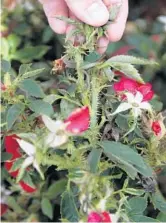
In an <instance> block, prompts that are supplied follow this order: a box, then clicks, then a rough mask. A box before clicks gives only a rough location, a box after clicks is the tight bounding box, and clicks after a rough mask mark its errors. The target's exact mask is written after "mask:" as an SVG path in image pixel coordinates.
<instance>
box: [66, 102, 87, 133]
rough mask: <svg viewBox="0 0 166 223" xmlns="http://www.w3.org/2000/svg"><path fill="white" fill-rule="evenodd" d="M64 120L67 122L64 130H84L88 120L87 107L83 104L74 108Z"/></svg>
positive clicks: (72, 131) (75, 131)
mask: <svg viewBox="0 0 166 223" xmlns="http://www.w3.org/2000/svg"><path fill="white" fill-rule="evenodd" d="M64 122H65V123H67V124H68V125H67V127H66V130H67V131H69V132H71V133H74V134H78V133H81V132H84V131H86V130H87V129H88V127H89V122H90V113H89V108H88V107H87V106H84V107H82V108H78V109H76V110H74V111H73V112H72V113H71V114H70V115H69V117H68V118H67V119H66V120H65V121H64Z"/></svg>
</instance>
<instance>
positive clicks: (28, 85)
mask: <svg viewBox="0 0 166 223" xmlns="http://www.w3.org/2000/svg"><path fill="white" fill-rule="evenodd" d="M19 87H20V88H21V89H22V90H23V91H26V92H27V94H28V96H34V97H37V98H43V97H44V96H45V94H44V92H43V90H42V88H41V87H40V86H39V85H38V84H37V83H36V82H35V81H34V80H31V79H28V80H24V81H22V82H21V83H20V84H19Z"/></svg>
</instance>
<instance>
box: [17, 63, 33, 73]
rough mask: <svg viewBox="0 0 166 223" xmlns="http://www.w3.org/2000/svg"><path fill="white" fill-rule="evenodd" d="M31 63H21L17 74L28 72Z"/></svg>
mask: <svg viewBox="0 0 166 223" xmlns="http://www.w3.org/2000/svg"><path fill="white" fill-rule="evenodd" d="M31 66H32V64H31V63H29V64H21V66H20V67H19V75H21V76H22V75H23V74H25V73H26V72H28V71H29V70H30V69H31Z"/></svg>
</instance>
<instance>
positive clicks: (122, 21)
mask: <svg viewBox="0 0 166 223" xmlns="http://www.w3.org/2000/svg"><path fill="white" fill-rule="evenodd" d="M114 2H115V0H110V5H113V4H114ZM121 2H122V3H121V7H120V11H119V13H118V16H117V18H116V20H115V22H114V23H112V24H109V25H108V27H107V34H106V36H107V38H108V39H109V41H111V42H116V41H119V40H120V39H121V37H122V35H123V32H124V30H125V26H126V20H127V16H128V0H122V1H121Z"/></svg>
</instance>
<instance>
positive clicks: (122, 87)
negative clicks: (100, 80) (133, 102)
mask: <svg viewBox="0 0 166 223" xmlns="http://www.w3.org/2000/svg"><path fill="white" fill-rule="evenodd" d="M113 88H114V91H115V92H117V93H121V92H125V91H128V92H131V93H132V94H136V92H137V91H139V92H140V93H141V94H142V95H143V101H150V100H151V99H152V98H153V95H154V92H153V91H152V85H151V84H150V83H146V84H141V83H138V82H137V81H135V80H133V79H130V78H126V77H122V78H121V79H120V81H119V82H117V83H114V85H113Z"/></svg>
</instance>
